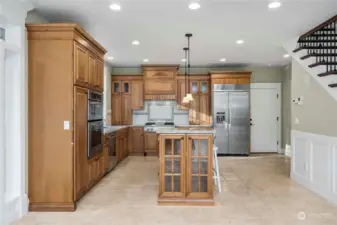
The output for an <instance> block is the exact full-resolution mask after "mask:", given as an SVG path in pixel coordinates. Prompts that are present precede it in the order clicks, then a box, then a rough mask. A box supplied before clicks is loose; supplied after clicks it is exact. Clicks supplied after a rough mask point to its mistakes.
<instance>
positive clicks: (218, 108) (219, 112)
mask: <svg viewBox="0 0 337 225" xmlns="http://www.w3.org/2000/svg"><path fill="white" fill-rule="evenodd" d="M249 90H250V85H249V84H214V85H213V118H214V119H213V123H214V124H213V125H214V128H215V130H216V137H215V145H216V146H217V147H218V155H219V156H226V155H236V156H240V155H242V156H244V155H248V154H249V148H250V97H249Z"/></svg>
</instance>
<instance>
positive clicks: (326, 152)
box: [291, 130, 337, 204]
mask: <svg viewBox="0 0 337 225" xmlns="http://www.w3.org/2000/svg"><path fill="white" fill-rule="evenodd" d="M291 138H292V162H291V179H293V180H294V181H296V182H298V183H300V184H301V185H303V186H305V187H307V188H309V189H311V190H312V191H314V192H316V193H317V194H319V195H321V196H323V197H324V198H326V199H327V200H328V201H330V202H333V203H334V204H337V137H329V136H324V135H318V134H313V133H306V132H301V131H296V130H292V132H291Z"/></svg>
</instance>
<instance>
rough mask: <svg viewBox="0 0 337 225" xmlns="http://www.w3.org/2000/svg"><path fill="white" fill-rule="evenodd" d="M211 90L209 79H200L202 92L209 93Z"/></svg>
mask: <svg viewBox="0 0 337 225" xmlns="http://www.w3.org/2000/svg"><path fill="white" fill-rule="evenodd" d="M208 92H209V82H208V81H200V93H201V94H208Z"/></svg>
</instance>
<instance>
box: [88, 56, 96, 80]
mask: <svg viewBox="0 0 337 225" xmlns="http://www.w3.org/2000/svg"><path fill="white" fill-rule="evenodd" d="M89 84H90V85H91V86H93V87H96V85H97V69H96V59H95V56H93V55H92V54H89Z"/></svg>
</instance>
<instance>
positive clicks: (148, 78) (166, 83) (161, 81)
mask: <svg viewBox="0 0 337 225" xmlns="http://www.w3.org/2000/svg"><path fill="white" fill-rule="evenodd" d="M178 67H179V66H178V65H171V66H158V65H146V66H143V70H144V99H149V100H164V99H165V100H175V99H176V80H175V78H176V74H177V70H178ZM156 96H157V97H156Z"/></svg>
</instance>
